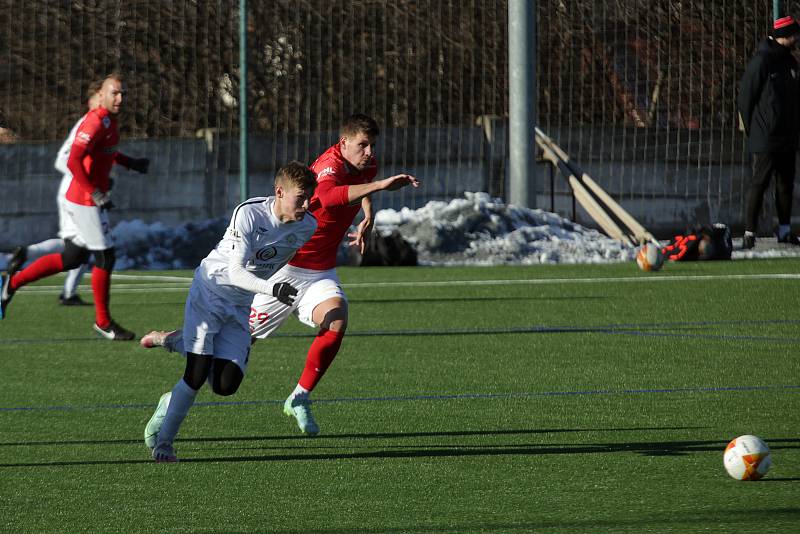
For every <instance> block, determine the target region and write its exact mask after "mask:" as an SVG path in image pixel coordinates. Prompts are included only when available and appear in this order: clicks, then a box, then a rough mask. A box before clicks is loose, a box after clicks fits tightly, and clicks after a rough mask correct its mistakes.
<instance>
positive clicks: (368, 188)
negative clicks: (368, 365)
mask: <svg viewBox="0 0 800 534" xmlns="http://www.w3.org/2000/svg"><path fill="white" fill-rule="evenodd" d="M378 133H379V132H378V124H377V123H376V122H375V120H374V119H372V118H370V117H368V116H366V115H361V114H356V115H352V116H350V117H348V118H347V119H346V120H345V122H344V124H343V125H342V127H341V129H340V131H339V141H338V142H337V143H336V144H334V145H333V146H331V147H330V148H329V149H328V150H326V151H325V152H324V153H323V154H322V155H321V156H320V157H319V158H317V160H316V161H315V162H314V163H313V164H312V165H311V169H312V170H313V171H314V173H315V174H316V176H317V189H316V191H315V193H314V196H313V198H312V199H311V205H310V208H309V211H310V212H311V214H312V215H314V217H316V219H317V231H316V232H315V233H314V235H313V236H311V239H309V241H308V242H307V243H306V244H305V245H303V246H302V247H301V248H300V249H299V250H298V251H297V254H296V255H295V256H294V258H292V260H291V261H289V264H288V265H286V266H285V267H283V268H282V269H281V270H280V271H278V272H277V273H275V275H274V276H273V278H272V280H274V281H275V282H276V283H278V282H286V283H289V284H291V285H292V287H295V288H297V290H298V293H297V298H296V300H295V302H294V303H293V304H292V305H287V304H285V303H283V302H280V301H279V300H277V299H275V298H274V297H272V296H271V295H266V294H261V293H259V294H257V295H256V296H255V298H254V299H253V304H252V305H251V310H250V334H251V336H252V337H253V338H256V339H263V338H265V337H267V336H269V335H270V334H271V333H272V332H274V331H275V330H277V329H278V327H280V325H281V324H283V322H284V321H285V320H286V319H287V318H288V317H289V316H290V315H292V314H294V315H295V316H297V318H298V319H299V320H300V321H301V322H303V323H305V324H307V325H309V326H311V327H314V328H319V332H318V333H317V336H316V337H315V338H314V341H313V342H312V343H311V347H310V348H309V350H308V355H307V357H306V364H305V368H304V369H303V372H302V374H301V375H300V380H299V381H298V383H297V386H296V387H295V389H294V391H292V393H291V394H290V395H289V397H288V398H287V399H286V401H285V402H284V405H283V411H284V413H285V414H286V415H288V416H291V417H294V418H295V419H296V420H297V425H298V426H299V427H300V430H301V431H302V432H303V433H305V434H308V435H311V436H313V435H316V434H318V433H319V426H318V425H317V423H316V421H315V420H314V417H313V416H312V414H311V408H310V405H311V402H310V400H309V395H310V393H311V391H313V389H314V388H315V387H316V385H317V384H318V383H319V381H320V379H321V378H322V376H323V375H324V374H325V371H326V370H327V369H328V367H330V365H331V363H332V362H333V360H334V358H335V357H336V354H337V353H338V352H339V347H340V346H341V343H342V339H343V338H344V334H345V330H346V329H347V316H348V313H347V298H346V297H345V294H344V291H343V290H342V286H341V283H340V282H339V278H338V276H337V275H336V251H337V250H338V248H339V244H340V243H341V242H342V240H343V239H344V237H345V234H347V230H348V229H349V228H350V226H351V225H352V224H353V221H354V219H355V217H356V215H357V214H358V212H359V209H361V210H363V211H364V219H363V220H362V221H361V222H360V223H359V225H358V226H357V229H356V231H355V233H352V234H348V237H350V238H351V241H350V245H352V246H357V247H359V248H360V251H361V252H362V253H363V252H364V250H365V246H366V240H367V239H368V237H369V235H370V233H371V232H372V225H373V222H374V221H373V212H372V201H371V200H370V195H371V194H373V193H377V192H378V191H395V190H397V189H400V188H402V187H406V186H409V185H410V186H413V187H419V181H417V179H416V178H414V177H413V176H411V175H408V174H398V175H396V176H392V177H390V178H385V179H383V180H377V181H375V180H374V178H375V176H376V174H377V172H378V164H377V161H376V159H375V155H374V153H373V151H374V148H375V141H376V139H377V137H378ZM181 337H182V336H181V333H180V330H178V331H175V332H163V331H154V332H151V333H150V334H148V335H146V336H144V337H143V338H142V341H141V342H142V346H145V347H147V348H149V347H153V346H164V347H165V348H166V349H167V350H170V351H175V352H181V353H183V352H184V347H183V341H182V338H181Z"/></svg>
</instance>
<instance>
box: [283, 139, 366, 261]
mask: <svg viewBox="0 0 800 534" xmlns="http://www.w3.org/2000/svg"><path fill="white" fill-rule="evenodd" d="M311 170H312V171H314V173H315V174H316V175H317V188H316V190H315V191H314V196H313V197H311V202H310V205H309V211H310V212H311V214H312V215H313V216H314V217H315V218H316V219H317V231H316V232H314V235H312V236H311V239H309V240H308V241H307V242H306V244H305V245H303V246H302V247H300V249H299V250H298V251H297V254H295V256H294V258H292V260H291V261H290V262H289V265H293V266H295V267H301V268H303V269H314V270H316V271H327V270H328V269H333V268H334V267H336V251H337V250H338V249H339V244H340V243H341V242H342V239H344V235H345V234H346V233H347V230H348V229H349V228H350V225H352V224H353V219H355V218H356V215H357V214H358V210H360V209H361V201H358V202H356V203H355V204H352V205H351V204H348V202H347V196H348V190H349V189H350V186H351V185H359V184H366V183H369V182H371V181H372V180H373V179H374V178H375V175H376V174H377V173H378V163H377V161H376V160H375V157H374V156H373V157H372V160H371V161H370V163H369V165H367V167H365V168H364V169H363V170H362V171H359V172H356V173H351V172H350V168H349V167H348V166H347V162H346V161H345V159H344V157H342V152H341V150H340V149H339V143H336V144H335V145H333V146H332V147H330V148H329V149H328V150H326V151H325V152H324V153H323V154H322V155H321V156H320V157H318V158H317V161H315V162H314V163H312V164H311Z"/></svg>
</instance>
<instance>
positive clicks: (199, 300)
mask: <svg viewBox="0 0 800 534" xmlns="http://www.w3.org/2000/svg"><path fill="white" fill-rule="evenodd" d="M315 187H316V177H315V176H314V173H313V172H311V170H310V169H309V168H308V167H306V166H305V165H303V164H302V163H299V162H296V161H295V162H291V163H289V164H287V165H285V166H283V167H281V169H280V170H278V173H277V175H276V177H275V196H274V197H258V198H252V199H250V200H248V201H246V202H244V203H242V204H240V205H239V206H237V207H236V209H235V210H234V212H233V216H232V217H231V222H230V224H229V225H228V228H227V230H226V232H225V236H224V237H223V238H222V240H221V241H220V242H219V243H218V244H217V246H216V247H215V248H214V250H212V251H211V253H209V255H208V256H206V258H205V259H204V260H203V261H202V262H201V263H200V266H199V267H198V268H197V269H196V270H195V274H194V279H193V280H192V286H191V288H190V289H189V296H188V297H187V299H186V307H185V311H184V320H183V339H184V343H185V347H186V369H185V371H184V374H183V377H182V378H181V379H180V380H178V382H177V384H176V385H175V387H174V388H173V389H172V391H171V392H168V393H165V394H164V395H162V396H161V398H160V399H159V402H158V407H157V408H156V411H155V413H154V414H153V416H152V417H151V418H150V421H149V422H148V423H147V426H146V427H145V433H144V435H145V444H146V445H147V446H148V447H150V448H151V449H152V456H153V459H154V460H155V461H156V462H175V461H177V455H176V454H175V449H174V447H173V445H172V443H173V441H174V440H175V436H176V435H177V433H178V429H179V428H180V425H181V423H182V422H183V420H184V418H185V417H186V415H187V414H188V412H189V409H190V408H191V406H192V404H193V403H194V399H195V397H196V396H197V392H198V391H199V390H200V388H201V387H202V386H203V383H204V382H206V381H208V382H209V384H211V388H212V390H213V391H214V393H216V394H218V395H225V396H227V395H232V394H233V393H235V392H236V390H237V389H239V385H240V384H241V382H242V379H243V378H244V373H245V370H246V368H247V360H248V357H249V355H250V328H249V322H248V321H249V315H250V304H251V302H252V301H253V296H254V295H255V294H256V293H268V294H270V295H273V296H275V298H277V299H279V300H280V301H281V302H284V303H286V304H287V305H291V304H292V303H294V298H295V295H297V289H296V288H294V287H292V285H291V284H288V283H274V282H273V281H270V280H269V279H270V277H271V276H272V275H273V274H274V273H275V272H277V271H278V270H279V269H280V268H281V267H283V266H284V265H285V264H286V262H288V261H289V260H290V259H291V258H292V256H294V253H295V252H296V251H297V249H298V248H300V246H302V245H303V244H304V243H305V242H306V241H308V239H309V238H310V237H311V236H312V235H313V234H314V231H315V230H316V229H317V220H316V218H315V217H314V216H312V215H310V214H309V213H307V210H308V206H309V201H310V200H311V196H312V195H313V194H314V188H315Z"/></svg>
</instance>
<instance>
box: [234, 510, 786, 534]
mask: <svg viewBox="0 0 800 534" xmlns="http://www.w3.org/2000/svg"><path fill="white" fill-rule="evenodd" d="M798 517H800V508H787V507H782V508H778V507H776V508H755V509H748V510H730V509H726V510H712V511H709V512H705V513H691V514H681V513H669V514H654V515H652V516H650V517H637V518H635V519H628V518H626V517H624V516H623V515H622V514H620V517H617V518H615V519H587V520H584V521H575V520H564V521H558V520H555V519H554V520H550V521H547V520H544V521H518V522H510V521H504V522H497V523H488V522H485V521H477V522H469V523H463V524H461V525H459V524H453V523H447V524H442V525H408V526H405V525H404V526H402V527H394V528H375V527H374V526H373V527H366V526H365V527H345V528H341V527H335V528H324V527H323V528H317V527H314V532H315V533H318V534H332V533H341V534H368V533H369V534H400V533H411V534H413V533H427V532H441V533H456V532H475V531H480V532H509V531H522V532H535V531H538V530H545V529H548V530H549V529H570V530H574V531H575V532H590V531H591V532H612V531H615V530H617V529H620V528H622V529H625V531H626V532H628V531H634V530H635V529H636V527H641V528H642V529H645V528H647V527H648V526H649V527H651V528H656V529H658V527H659V526H668V527H669V529H670V530H672V529H674V528H675V527H676V526H680V527H685V529H686V531H687V532H691V531H693V530H695V529H697V528H698V527H699V526H700V525H702V526H706V525H708V524H709V523H713V524H715V525H717V526H719V525H725V526H731V527H733V526H734V525H737V526H738V525H742V524H748V523H752V524H754V526H755V525H758V526H763V525H764V524H767V525H768V524H770V523H771V522H774V521H778V522H781V523H782V522H787V521H791V520H793V519H794V518H798ZM631 529H633V530H631ZM648 531H650V530H648ZM657 531H658V530H657ZM731 531H734V530H731ZM272 532H273V533H274V534H301V533H306V532H308V529H304V530H301V529H291V530H275V531H272ZM230 534H244V531H241V532H236V531H233V532H231V533H230Z"/></svg>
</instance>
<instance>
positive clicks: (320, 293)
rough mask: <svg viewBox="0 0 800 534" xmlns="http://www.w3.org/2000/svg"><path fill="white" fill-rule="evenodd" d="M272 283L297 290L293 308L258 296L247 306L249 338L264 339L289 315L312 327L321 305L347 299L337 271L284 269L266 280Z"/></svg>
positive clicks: (269, 297) (269, 298)
mask: <svg viewBox="0 0 800 534" xmlns="http://www.w3.org/2000/svg"><path fill="white" fill-rule="evenodd" d="M269 281H270V282H273V283H275V284H277V283H279V282H288V283H290V284H291V285H292V286H294V287H295V288H296V289H297V296H296V297H295V301H294V305H293V306H287V305H286V304H284V303H283V302H281V301H279V300H278V299H276V298H275V297H273V296H272V295H265V294H263V293H259V294H257V295H256V296H255V298H254V299H253V304H252V305H251V307H250V335H252V336H253V337H256V338H259V339H263V338H265V337H267V336H269V335H270V334H271V333H273V332H274V331H275V330H277V329H278V327H279V326H281V325H282V324H283V322H284V321H285V320H286V319H287V318H288V317H289V316H290V315H292V314H294V315H295V316H296V317H297V319H298V320H300V322H302V323H305V324H307V325H308V326H310V327H312V328H313V327H317V326H319V325H317V324H314V321H313V319H312V318H311V314H312V313H313V312H314V308H316V307H317V305H319V304H320V303H322V302H324V301H326V300H328V299H331V298H336V297H338V298H341V299H344V300H345V301H346V300H347V297H345V295H344V291H343V290H342V285H341V282H339V277H338V276H336V269H329V270H327V271H314V270H311V269H301V268H300V267H292V266H291V265H286V266H284V267H283V268H282V269H281V270H280V271H278V272H277V273H275V274H274V275H272V276H271V277H270V279H269Z"/></svg>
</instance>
